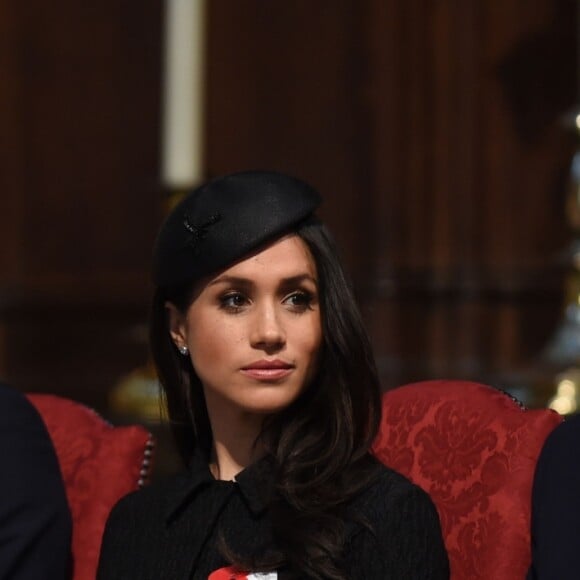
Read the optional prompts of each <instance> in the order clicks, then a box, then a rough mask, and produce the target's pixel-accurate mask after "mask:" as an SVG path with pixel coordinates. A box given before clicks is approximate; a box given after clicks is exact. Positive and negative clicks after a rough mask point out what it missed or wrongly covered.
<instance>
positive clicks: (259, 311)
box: [250, 304, 286, 349]
mask: <svg viewBox="0 0 580 580" xmlns="http://www.w3.org/2000/svg"><path fill="white" fill-rule="evenodd" d="M253 318H254V320H253V321H252V331H251V336H250V340H251V343H252V346H253V347H254V348H263V349H280V348H281V347H282V346H283V345H284V344H285V343H286V333H285V330H284V326H283V323H282V321H281V320H280V317H279V314H278V312H277V311H276V308H275V306H274V305H271V304H265V305H261V306H259V307H258V308H256V310H255V312H254V317H253Z"/></svg>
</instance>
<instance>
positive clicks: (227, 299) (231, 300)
mask: <svg viewBox="0 0 580 580" xmlns="http://www.w3.org/2000/svg"><path fill="white" fill-rule="evenodd" d="M246 302H247V299H246V297H245V296H244V295H243V294H240V293H239V292H231V293H230V294H226V295H225V296H222V297H221V298H220V307H221V308H224V309H226V310H234V311H237V310H240V309H241V308H242V307H243V306H244V305H245V304H246Z"/></svg>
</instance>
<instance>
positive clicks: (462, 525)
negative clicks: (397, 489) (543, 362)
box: [373, 381, 562, 580]
mask: <svg viewBox="0 0 580 580" xmlns="http://www.w3.org/2000/svg"><path fill="white" fill-rule="evenodd" d="M561 420H562V419H561V417H560V416H559V415H558V414H557V413H555V412H553V411H549V410H534V411H532V410H526V409H525V408H524V407H523V406H522V405H520V404H519V403H518V402H517V401H516V400H514V399H512V398H511V397H509V396H508V395H506V394H505V393H503V392H502V391H499V390H497V389H494V388H491V387H488V386H485V385H481V384H478V383H472V382H466V381H426V382H422V383H415V384H412V385H406V386H404V387H399V388H397V389H393V390H392V391H388V392H387V393H385V395H384V396H383V416H382V422H381V428H380V432H379V435H378V437H377V439H376V441H375V444H374V446H373V451H374V453H375V455H376V456H377V457H378V458H379V459H380V460H381V461H383V462H384V463H385V464H387V465H389V466H390V467H392V468H393V469H396V470H397V471H399V472H400V473H402V474H404V475H406V476H407V477H408V478H409V479H410V480H411V481H413V482H414V483H416V484H417V485H419V486H420V487H422V488H423V489H424V490H425V491H426V492H428V493H429V494H430V496H431V498H432V499H433V501H434V503H435V505H436V506H437V510H438V512H439V516H440V519H441V526H442V530H443V536H444V540H445V545H446V547H447V551H448V554H449V561H450V566H451V578H452V580H478V579H482V580H483V579H485V580H489V579H490V578H493V580H513V579H514V578H524V577H525V575H526V572H527V570H528V567H529V565H530V561H531V555H530V503H531V492H532V482H533V475H534V468H535V465H536V461H537V459H538V455H539V453H540V450H541V447H542V444H543V443H544V440H545V439H546V437H547V436H548V434H549V433H550V432H551V431H552V429H554V427H556V425H558V424H559V423H560V422H561Z"/></svg>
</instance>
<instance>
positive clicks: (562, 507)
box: [528, 417, 580, 580]
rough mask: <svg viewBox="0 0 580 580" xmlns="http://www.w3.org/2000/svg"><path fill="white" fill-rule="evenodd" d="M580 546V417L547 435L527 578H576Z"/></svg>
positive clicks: (534, 502) (535, 495) (535, 492)
mask: <svg viewBox="0 0 580 580" xmlns="http://www.w3.org/2000/svg"><path fill="white" fill-rule="evenodd" d="M579 549H580V417H574V418H571V419H569V420H567V421H565V422H564V423H562V424H560V425H559V426H558V427H556V429H555V430H554V431H552V433H551V434H550V436H549V437H548V439H547V440H546V443H545V444H544V447H543V449H542V452H541V454H540V458H539V460H538V464H537V466H536V474H535V477H534V487H533V492H532V570H531V571H530V574H529V576H528V578H534V579H537V580H545V579H552V578H558V580H568V579H575V580H577V579H578V578H579V577H580V572H579V568H578V550H579Z"/></svg>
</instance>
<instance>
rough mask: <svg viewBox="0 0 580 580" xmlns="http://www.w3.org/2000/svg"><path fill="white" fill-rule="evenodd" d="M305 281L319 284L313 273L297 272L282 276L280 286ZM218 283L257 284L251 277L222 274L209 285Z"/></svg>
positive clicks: (251, 285) (250, 285)
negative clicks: (293, 274)
mask: <svg viewBox="0 0 580 580" xmlns="http://www.w3.org/2000/svg"><path fill="white" fill-rule="evenodd" d="M303 282H311V283H312V284H314V285H315V286H318V280H317V279H316V278H315V277H314V276H312V275H311V274H308V273H306V272H305V273H304V274H296V275H295V276H288V277H287V278H282V279H281V280H280V283H279V286H281V287H284V288H285V287H287V286H294V285H297V284H301V283H303ZM217 284H232V285H234V286H240V287H242V288H245V287H248V288H251V287H253V286H255V282H254V280H251V279H249V278H244V277H242V276H228V275H224V276H220V277H219V278H216V279H215V280H212V281H211V282H210V283H209V284H208V286H215V285H217Z"/></svg>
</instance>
